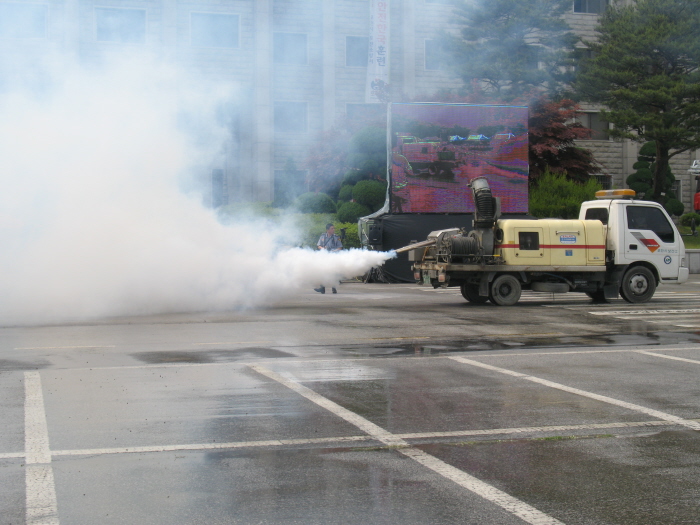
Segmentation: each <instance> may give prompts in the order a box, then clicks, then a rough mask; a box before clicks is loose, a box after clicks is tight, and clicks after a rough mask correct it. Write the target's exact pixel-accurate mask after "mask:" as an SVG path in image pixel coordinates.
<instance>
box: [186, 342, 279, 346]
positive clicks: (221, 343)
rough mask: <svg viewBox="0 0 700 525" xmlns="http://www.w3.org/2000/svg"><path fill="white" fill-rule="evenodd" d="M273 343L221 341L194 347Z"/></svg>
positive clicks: (197, 344)
mask: <svg viewBox="0 0 700 525" xmlns="http://www.w3.org/2000/svg"><path fill="white" fill-rule="evenodd" d="M269 343H274V341H223V342H220V343H194V344H195V345H196V346H207V345H260V344H269Z"/></svg>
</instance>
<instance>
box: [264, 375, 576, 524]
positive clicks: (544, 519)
mask: <svg viewBox="0 0 700 525" xmlns="http://www.w3.org/2000/svg"><path fill="white" fill-rule="evenodd" d="M251 368H252V369H253V370H255V371H256V372H258V373H259V374H261V375H263V376H265V377H268V378H270V379H272V380H273V381H276V382H278V383H280V384H282V385H284V386H286V387H287V388H289V389H290V390H293V391H294V392H296V393H297V394H299V395H301V396H303V397H305V398H306V399H308V400H309V401H311V402H313V403H315V404H317V405H318V406H320V407H322V408H325V409H326V410H328V411H330V412H331V413H333V414H335V415H336V416H338V417H340V418H342V419H344V420H345V421H347V422H348V423H350V424H352V425H354V426H356V427H357V428H359V429H360V430H362V431H363V432H365V433H367V434H369V435H370V436H372V437H374V438H375V439H377V440H379V441H381V442H382V443H384V444H386V445H389V446H396V447H399V448H397V451H398V452H399V453H401V454H403V455H404V456H406V457H408V458H411V459H413V460H414V461H416V462H418V463H420V464H421V465H423V466H425V467H427V468H429V469H430V470H432V471H433V472H435V473H437V474H440V475H441V476H443V477H445V478H447V479H449V480H451V481H453V482H454V483H457V484H458V485H460V486H462V487H464V488H466V489H467V490H469V491H471V492H473V493H475V494H477V495H478V496H481V497H482V498H484V499H486V500H488V501H490V502H492V503H495V504H496V505H498V506H499V507H501V508H502V509H504V510H506V511H508V512H510V513H511V514H514V515H515V516H517V517H519V518H520V519H521V520H523V521H525V522H526V523H530V524H532V525H563V524H562V522H560V521H559V520H557V519H555V518H553V517H551V516H549V515H547V514H545V513H543V512H541V511H539V510H537V509H536V508H534V507H532V506H530V505H528V504H527V503H525V502H523V501H520V500H519V499H517V498H514V497H513V496H511V495H509V494H506V493H505V492H503V491H501V490H498V489H497V488H496V487H493V486H491V485H489V484H488V483H485V482H483V481H481V480H479V479H477V478H475V477H473V476H471V475H469V474H467V473H466V472H463V471H461V470H459V469H458V468H455V467H453V466H452V465H449V464H447V463H445V462H444V461H442V460H441V459H438V458H436V457H435V456H431V455H430V454H428V453H426V452H423V451H422V450H419V449H416V448H413V447H411V446H410V445H409V443H408V442H407V441H405V440H403V439H401V438H400V437H398V436H396V435H394V434H392V433H391V432H389V431H387V430H384V429H383V428H381V427H379V426H378V425H375V424H374V423H372V422H371V421H369V420H367V419H365V418H363V417H362V416H359V415H358V414H355V413H354V412H351V411H350V410H348V409H346V408H344V407H342V406H340V405H338V404H337V403H335V402H333V401H331V400H330V399H328V398H326V397H323V396H322V395H320V394H317V393H316V392H314V391H313V390H311V389H309V388H307V387H305V386H303V385H301V384H299V383H296V382H294V381H291V380H289V379H287V378H285V377H283V376H281V375H279V374H277V373H275V372H273V371H272V370H269V369H267V368H265V367H262V366H258V365H253V366H251Z"/></svg>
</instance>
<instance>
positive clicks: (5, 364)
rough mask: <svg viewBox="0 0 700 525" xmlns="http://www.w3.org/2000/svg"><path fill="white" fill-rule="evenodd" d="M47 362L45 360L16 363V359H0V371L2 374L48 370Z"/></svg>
mask: <svg viewBox="0 0 700 525" xmlns="http://www.w3.org/2000/svg"><path fill="white" fill-rule="evenodd" d="M48 366H49V362H48V361H46V360H45V359H42V360H41V361H36V362H33V363H32V362H28V361H18V360H16V359H0V370H2V371H3V372H16V371H18V370H42V369H44V368H48Z"/></svg>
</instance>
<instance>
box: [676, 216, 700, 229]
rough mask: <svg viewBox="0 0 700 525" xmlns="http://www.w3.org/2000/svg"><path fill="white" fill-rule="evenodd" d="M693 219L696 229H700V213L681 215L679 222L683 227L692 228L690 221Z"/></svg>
mask: <svg viewBox="0 0 700 525" xmlns="http://www.w3.org/2000/svg"><path fill="white" fill-rule="evenodd" d="M693 219H695V227H696V228H700V213H695V212H690V213H686V214H685V215H681V218H680V219H679V220H678V222H680V224H681V226H690V221H691V220H693Z"/></svg>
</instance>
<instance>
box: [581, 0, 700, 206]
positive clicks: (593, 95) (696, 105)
mask: <svg viewBox="0 0 700 525" xmlns="http://www.w3.org/2000/svg"><path fill="white" fill-rule="evenodd" d="M597 31H598V41H597V42H595V43H590V44H589V48H590V50H591V51H592V53H591V58H589V59H587V60H584V61H583V62H582V64H581V68H580V73H579V75H578V78H577V82H576V87H577V91H578V93H579V94H581V96H582V97H583V98H584V99H587V100H590V101H593V102H599V103H602V104H604V105H605V106H606V107H607V108H608V110H607V111H603V118H605V119H607V120H608V121H610V122H612V123H613V125H614V126H615V128H614V129H613V130H611V134H612V135H613V136H617V137H624V138H630V139H633V140H636V141H638V142H647V141H655V144H656V155H655V162H654V187H653V192H652V193H651V198H652V199H654V200H656V201H659V202H661V201H663V197H662V193H663V190H664V183H665V177H666V173H667V172H668V165H669V159H670V158H671V157H673V156H674V155H678V154H679V153H682V152H684V151H687V150H689V149H697V148H700V71H699V69H698V67H699V66H700V0H635V1H633V2H632V3H631V4H626V5H613V6H610V7H609V8H608V9H607V10H606V12H605V13H604V14H603V15H602V17H601V19H600V24H599V26H598V28H597Z"/></svg>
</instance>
